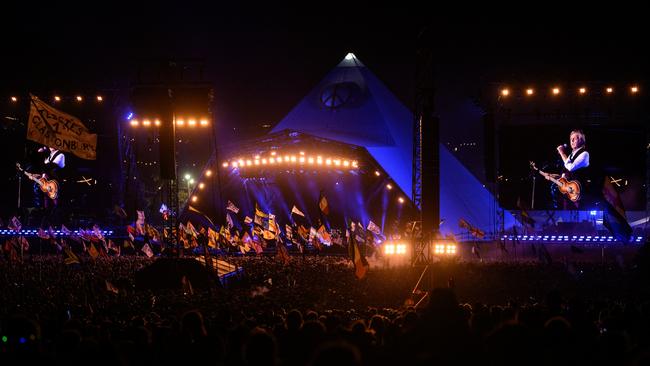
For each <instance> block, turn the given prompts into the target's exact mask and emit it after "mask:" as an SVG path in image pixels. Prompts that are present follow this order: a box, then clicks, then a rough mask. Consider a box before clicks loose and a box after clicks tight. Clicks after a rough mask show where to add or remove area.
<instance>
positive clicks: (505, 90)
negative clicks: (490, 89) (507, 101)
mask: <svg viewBox="0 0 650 366" xmlns="http://www.w3.org/2000/svg"><path fill="white" fill-rule="evenodd" d="M501 95H502V96H504V97H507V96H508V95H510V90H509V89H501Z"/></svg>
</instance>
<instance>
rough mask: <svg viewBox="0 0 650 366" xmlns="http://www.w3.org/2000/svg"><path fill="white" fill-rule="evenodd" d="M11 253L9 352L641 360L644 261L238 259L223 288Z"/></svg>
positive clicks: (139, 263) (2, 303) (294, 360)
mask: <svg viewBox="0 0 650 366" xmlns="http://www.w3.org/2000/svg"><path fill="white" fill-rule="evenodd" d="M81 259H82V260H81V261H80V263H75V264H73V265H69V264H66V263H65V262H64V260H63V259H62V258H61V256H54V255H30V256H27V257H25V258H24V259H23V260H22V261H20V262H15V261H8V260H0V283H1V284H2V285H1V287H2V291H0V337H2V339H1V341H0V363H2V364H7V365H9V364H17V363H30V362H54V363H55V364H66V365H75V364H81V363H89V362H91V363H93V364H107V365H109V364H110V365H114V364H117V365H139V364H178V363H180V362H183V363H190V362H205V363H207V364H214V365H220V364H223V365H261V364H264V365H305V364H310V365H334V364H336V365H383V364H432V363H437V364H468V363H469V362H481V363H485V364H514V363H517V364H564V363H571V364H608V365H611V364H633V365H636V364H643V363H644V362H647V361H648V359H649V358H648V356H649V355H650V354H649V353H648V351H649V350H650V348H648V346H650V343H649V342H650V331H649V330H648V329H650V328H649V327H648V322H649V321H650V306H649V305H650V302H648V301H647V300H648V299H650V297H649V296H648V295H649V293H648V291H647V286H646V284H645V283H644V282H645V280H644V279H645V278H647V272H645V267H644V266H643V265H642V263H643V262H639V264H638V265H636V266H635V267H630V268H621V267H620V266H617V265H615V264H614V265H611V266H610V265H607V264H606V265H602V264H589V263H581V264H577V268H576V270H574V271H567V268H566V267H565V266H563V265H561V264H559V263H554V264H553V265H551V266H543V265H541V264H539V263H537V262H531V263H489V264H488V263H476V262H471V263H470V262H454V261H450V262H444V261H443V262H438V263H436V264H433V265H430V266H429V267H427V269H426V270H424V267H411V266H403V267H393V268H371V270H370V271H369V272H368V274H367V276H366V277H365V278H364V279H363V280H358V279H356V277H355V276H354V273H353V270H352V265H351V263H350V261H349V259H347V257H344V256H316V255H307V256H299V255H297V256H292V257H291V261H290V262H288V263H286V262H283V261H279V260H277V259H276V258H275V256H266V255H262V256H257V257H245V256H242V257H236V258H232V257H230V258H227V260H228V261H230V262H232V263H233V264H235V265H237V266H239V267H241V268H242V269H243V270H242V272H241V273H242V274H241V276H240V278H238V279H237V280H236V281H232V282H230V283H229V286H227V287H219V286H215V287H212V288H207V289H194V290H191V291H187V288H186V287H185V286H183V285H182V284H180V283H179V284H178V287H177V288H170V289H166V290H155V291H154V290H149V289H143V288H138V287H137V286H136V281H135V277H136V273H137V272H138V271H139V270H141V269H143V268H145V267H148V266H150V265H152V263H153V262H155V261H156V260H157V259H155V258H148V257H147V256H121V257H101V258H98V259H97V260H93V259H90V258H81Z"/></svg>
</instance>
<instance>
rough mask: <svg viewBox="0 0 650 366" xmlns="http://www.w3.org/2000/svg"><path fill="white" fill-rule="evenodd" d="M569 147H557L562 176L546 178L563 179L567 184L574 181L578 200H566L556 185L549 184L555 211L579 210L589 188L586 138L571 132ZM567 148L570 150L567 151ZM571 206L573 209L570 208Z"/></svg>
mask: <svg viewBox="0 0 650 366" xmlns="http://www.w3.org/2000/svg"><path fill="white" fill-rule="evenodd" d="M569 143H570V146H569V145H566V144H564V145H560V146H558V147H557V153H558V154H559V155H560V158H561V159H562V165H563V167H562V174H561V175H559V174H549V175H547V176H546V179H547V180H551V178H554V179H559V178H564V179H566V180H567V181H569V182H572V181H575V182H577V183H578V185H579V187H580V190H581V193H580V196H581V198H580V199H579V200H576V201H573V200H569V199H567V195H566V193H563V192H561V190H560V187H559V186H558V185H557V184H551V195H552V198H553V206H554V207H555V208H556V209H565V210H566V209H571V208H579V206H580V203H581V201H582V202H586V198H587V194H588V190H589V186H590V184H589V183H590V174H591V172H590V170H591V169H589V152H588V151H587V147H586V136H585V134H584V132H582V130H578V129H576V130H572V131H571V133H570V134H569ZM569 147H570V148H571V149H570V150H569ZM571 205H573V207H571Z"/></svg>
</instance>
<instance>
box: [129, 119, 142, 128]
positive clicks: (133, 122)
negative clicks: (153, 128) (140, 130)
mask: <svg viewBox="0 0 650 366" xmlns="http://www.w3.org/2000/svg"><path fill="white" fill-rule="evenodd" d="M139 124H140V122H138V120H137V119H132V120H131V126H133V127H138V125H139Z"/></svg>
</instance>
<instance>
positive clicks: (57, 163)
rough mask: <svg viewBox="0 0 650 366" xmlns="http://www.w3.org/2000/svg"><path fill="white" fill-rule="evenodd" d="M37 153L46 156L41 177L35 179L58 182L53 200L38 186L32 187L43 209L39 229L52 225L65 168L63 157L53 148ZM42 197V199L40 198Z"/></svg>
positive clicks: (42, 149)
mask: <svg viewBox="0 0 650 366" xmlns="http://www.w3.org/2000/svg"><path fill="white" fill-rule="evenodd" d="M38 152H39V153H43V152H47V153H48V156H47V157H46V158H45V160H44V161H43V164H44V166H43V174H42V175H41V176H38V175H37V176H36V177H37V178H45V179H46V180H56V181H58V182H59V185H58V187H57V188H58V192H57V193H58V194H57V195H56V197H55V198H52V196H51V195H48V194H43V191H42V190H41V187H40V185H38V184H35V185H34V193H35V194H36V197H39V201H40V200H41V199H42V202H43V208H44V209H45V214H44V216H43V220H42V222H41V227H47V226H48V225H51V224H54V223H52V222H51V221H52V219H53V218H54V217H55V215H56V213H57V212H56V211H57V208H58V206H59V198H60V189H61V177H60V175H61V170H62V169H63V168H64V167H65V155H63V152H61V151H59V150H57V149H55V148H53V147H45V146H44V147H42V148H40V149H38ZM41 197H42V198H41ZM44 225H45V226H44Z"/></svg>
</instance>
